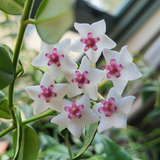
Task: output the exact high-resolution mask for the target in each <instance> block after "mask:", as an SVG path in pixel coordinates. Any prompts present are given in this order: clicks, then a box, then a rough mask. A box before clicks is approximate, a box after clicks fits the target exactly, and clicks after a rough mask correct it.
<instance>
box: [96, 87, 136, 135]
mask: <svg viewBox="0 0 160 160" xmlns="http://www.w3.org/2000/svg"><path fill="white" fill-rule="evenodd" d="M134 99H135V97H134V96H128V97H124V98H122V97H121V95H120V94H118V93H117V92H116V90H115V88H114V87H113V88H111V89H110V91H109V93H108V96H107V99H106V100H105V99H102V100H101V102H100V103H97V104H95V105H94V106H93V109H94V110H95V111H96V113H97V114H98V115H99V116H100V117H101V120H100V124H99V126H98V132H99V133H101V132H103V131H104V130H106V129H109V128H111V127H112V126H113V127H115V128H126V122H127V113H128V112H129V111H130V109H131V106H132V103H133V101H134Z"/></svg>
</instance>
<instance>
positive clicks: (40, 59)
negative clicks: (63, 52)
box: [31, 53, 48, 67]
mask: <svg viewBox="0 0 160 160" xmlns="http://www.w3.org/2000/svg"><path fill="white" fill-rule="evenodd" d="M47 63H48V58H47V57H46V56H45V54H43V53H40V54H39V55H38V56H37V57H36V58H35V59H34V60H33V61H32V62H31V65H33V66H36V67H38V66H42V67H46V66H47Z"/></svg>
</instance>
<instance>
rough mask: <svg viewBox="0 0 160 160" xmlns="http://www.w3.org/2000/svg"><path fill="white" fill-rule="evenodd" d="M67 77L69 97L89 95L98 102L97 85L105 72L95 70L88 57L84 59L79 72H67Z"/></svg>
mask: <svg viewBox="0 0 160 160" xmlns="http://www.w3.org/2000/svg"><path fill="white" fill-rule="evenodd" d="M65 76H66V79H67V80H68V81H69V82H70V89H69V91H68V93H67V95H68V97H74V96H76V95H79V94H81V93H88V94H89V96H90V98H91V99H94V100H97V84H98V83H100V82H101V81H102V79H103V78H104V71H101V70H99V69H93V67H92V64H91V63H90V61H89V60H88V58H87V57H86V56H84V57H83V59H82V61H81V65H80V68H79V69H78V70H74V71H66V72H65Z"/></svg>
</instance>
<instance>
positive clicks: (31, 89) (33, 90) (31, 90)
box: [25, 85, 42, 100]
mask: <svg viewBox="0 0 160 160" xmlns="http://www.w3.org/2000/svg"><path fill="white" fill-rule="evenodd" d="M25 90H26V92H27V93H28V95H29V96H30V97H31V98H32V99H33V100H35V99H36V98H37V97H38V95H39V94H40V93H42V90H41V88H40V86H39V85H38V86H28V87H25Z"/></svg>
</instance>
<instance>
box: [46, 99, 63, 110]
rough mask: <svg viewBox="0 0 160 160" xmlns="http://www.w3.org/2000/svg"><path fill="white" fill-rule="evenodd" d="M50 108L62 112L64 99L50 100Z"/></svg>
mask: <svg viewBox="0 0 160 160" xmlns="http://www.w3.org/2000/svg"><path fill="white" fill-rule="evenodd" d="M48 106H49V108H51V109H53V110H56V111H58V112H62V98H55V97H54V98H50V103H48Z"/></svg>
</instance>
